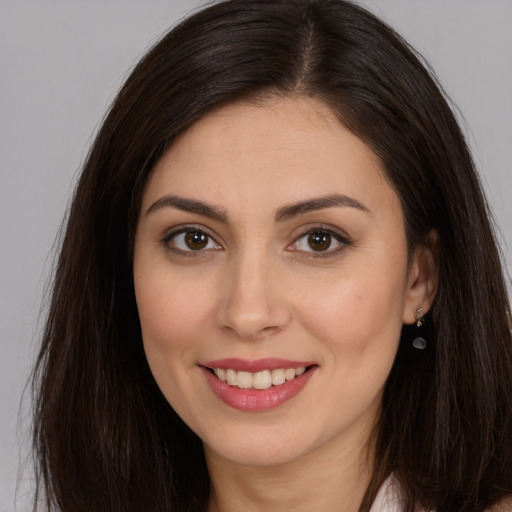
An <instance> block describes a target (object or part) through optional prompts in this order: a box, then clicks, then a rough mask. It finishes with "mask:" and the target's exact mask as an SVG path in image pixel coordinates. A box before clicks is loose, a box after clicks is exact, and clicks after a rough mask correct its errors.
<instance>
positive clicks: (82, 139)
mask: <svg viewBox="0 0 512 512" xmlns="http://www.w3.org/2000/svg"><path fill="white" fill-rule="evenodd" d="M201 3H203V2H201V1H200V0H196V1H191V0H188V1H187V0H167V1H163V0H144V1H143V0H139V1H135V0H124V1H121V0H103V1H99V0H96V1H91V0H89V1H87V2H85V1H82V2H80V1H79V0H67V1H65V0H60V1H58V0H37V1H35V0H34V1H27V0H21V1H20V0H18V1H16V0H7V1H5V0H3V1H2V0H0V66H1V67H0V92H1V94H0V154H1V164H0V165H1V167H0V172H1V184H2V185H1V188H0V233H1V238H0V240H1V244H0V290H1V292H0V301H1V302H0V326H1V327H0V328H1V330H0V332H1V344H0V350H1V351H0V511H2V512H3V511H5V512H7V511H12V510H14V509H15V505H14V491H15V486H16V480H17V477H18V471H19V467H20V460H21V461H23V460H24V459H25V458H26V456H27V453H28V450H27V444H28V435H27V432H28V428H29V427H28V421H27V417H28V415H29V407H28V405H29V403H28V401H26V400H25V405H24V407H23V408H22V412H21V414H19V412H18V411H19V406H20V400H21V395H22V391H23V389H24V386H25V383H26V381H27V378H28V374H29V371H30V368H31V364H32V361H33V358H34V353H35V350H36V349H35V347H36V344H37V337H38V333H39V332H40V329H41V320H40V319H39V308H40V303H41V297H42V292H43V290H44V286H45V283H46V281H47V278H48V275H49V271H50V268H51V254H52V247H53V244H54V240H55V236H56V232H57V230H58V227H59V225H60V222H61V219H62V217H63V215H64V213H65V210H66V205H67V201H68V197H69V194H70V192H71V190H72V188H73V183H74V180H75V177H76V172H77V170H78V169H79V167H80V164H81V162H82V161H83V159H84V156H85V153H86V151H87V148H88V145H89V143H90V141H91V136H92V134H93V133H94V131H95V129H96V128H97V127H98V123H99V121H100V119H101V117H102V115H103V113H104V112H105V109H106V107H107V105H108V104H109V102H110V101H111V100H112V98H113V96H114V94H115V92H116V90H117V89H118V88H119V86H120V84H121V83H122V80H123V77H125V76H126V73H127V70H128V69H129V68H130V67H131V66H132V65H133V64H134V63H135V62H136V60H137V58H138V57H140V56H141V55H142V54H143V52H144V50H145V49H146V48H148V46H149V44H150V43H151V42H154V41H155V39H156V38H157V37H158V35H159V34H161V33H162V32H163V31H164V30H165V29H166V28H167V27H168V26H169V25H171V24H172V23H173V22H174V21H175V20H177V19H179V18H181V17H182V16H183V15H184V14H185V13H186V12H187V11H189V10H190V9H191V8H193V7H195V6H197V5H200V4H201ZM360 3H362V4H363V5H366V6H368V7H370V8H371V9H372V10H374V11H375V12H376V13H377V14H379V15H380V16H381V17H383V18H384V19H386V20H387V21H388V22H389V23H390V24H391V25H393V26H394V27H395V28H397V29H398V31H399V32H401V33H402V35H404V36H405V37H406V38H407V39H408V40H409V41H410V42H411V43H412V44H413V46H415V47H416V48H417V49H418V50H419V51H420V52H421V53H423V54H424V55H425V56H426V57H427V58H428V59H429V61H430V62H431V64H432V65H433V67H434V69H435V70H436V72H437V74H438V76H439V78H440V81H441V83H442V84H443V85H444V87H445V90H446V91H447V93H448V94H449V95H450V96H451V98H452V99H453V100H454V102H455V103H456V104H457V106H458V107H459V109H460V111H461V112H462V113H463V115H464V119H463V120H462V122H463V125H464V128H465V130H466V133H467V136H468V140H469V141H470V143H471V146H472V148H473V151H474V154H475V158H476V161H477V165H478V167H479V169H480V170H481V173H482V179H483V182H484V186H485V188H486V191H487V193H488V197H489V200H490V203H491V205H492V208H493V210H494V212H495V216H496V220H497V224H498V225H499V227H500V232H501V234H500V237H501V242H502V244H503V250H504V255H505V259H506V261H507V263H508V266H509V268H512V253H511V251H512V205H511V201H510V199H509V196H510V193H511V192H512V173H511V170H510V161H511V158H512V153H511V151H510V145H511V135H512V100H511V98H510V96H511V93H512V0H367V1H363V2H360ZM461 119H462V118H461ZM468 229H471V226H468ZM469 321H470V319H469ZM31 485H32V482H31V477H30V471H29V470H27V471H25V473H24V475H23V477H22V478H21V479H20V486H19V491H18V500H17V501H18V509H19V510H26V509H27V507H26V506H25V503H26V500H27V496H28V494H27V493H28V491H29V490H30V488H31Z"/></svg>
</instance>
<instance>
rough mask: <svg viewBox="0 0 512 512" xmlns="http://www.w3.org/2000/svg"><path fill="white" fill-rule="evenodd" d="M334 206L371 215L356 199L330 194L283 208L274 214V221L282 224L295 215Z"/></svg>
mask: <svg viewBox="0 0 512 512" xmlns="http://www.w3.org/2000/svg"><path fill="white" fill-rule="evenodd" d="M335 206H339V207H349V208H356V209H358V210H361V211H363V212H366V213H371V212H370V210H369V209H368V208H367V207H366V206H365V205H364V204H363V203H361V202H359V201H358V200H357V199H354V198H352V197H349V196H345V195H343V194H331V195H328V196H322V197H315V198H313V199H308V200H307V201H302V202H300V203H294V204H290V205H288V206H283V207H282V208H279V210H277V212H276V221H278V222H282V221H285V220H288V219H290V218H292V217H296V216H297V215H302V214H304V213H309V212H314V211H316V210H322V209H324V208H332V207H335Z"/></svg>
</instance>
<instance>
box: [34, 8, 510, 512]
mask: <svg viewBox="0 0 512 512" xmlns="http://www.w3.org/2000/svg"><path fill="white" fill-rule="evenodd" d="M269 95H281V96H293V95H295V96H297V95H298V96H305V97H315V98H318V99H321V100H323V101H324V102H325V103H326V104H328V105H329V106H330V107H331V108H332V110H333V111H334V112H335V113H336V114H337V115H338V116H339V119H340V121H341V122H342V123H344V124H345V125H346V126H347V127H348V128H349V129H350V130H352V131H353V132H354V133H355V134H356V135H358V136H359V137H360V138H361V139H363V140H364V141H365V142H366V143H367V144H368V145H369V146H370V147H371V148H372V149H373V151H374V152H375V153H376V154H377V155H378V156H379V158H380V159H381V162H382V165H383V168H384V171H385V173H386V176H387V179H388V180H389V182H390V183H391V184H392V186H393V187H394V189H395V190H396V192H397V193H398V195H399V197H400V200H401V203H402V207H403V212H404V218H405V224H406V233H407V238H408V243H409V248H410V249H412V248H414V247H416V246H417V245H418V244H421V243H423V240H424V238H425V236H426V235H427V233H428V232H429V231H430V230H432V229H435V230H437V232H438V235H439V248H438V266H439V281H440V284H439V289H438V293H437V297H436V300H435V303H434V306H433V309H432V312H431V314H429V318H428V322H427V332H426V334H425V336H426V337H427V339H428V343H429V344H428V348H427V349H426V350H424V351H416V350H414V349H413V348H412V347H411V345H410V340H409V335H408V330H407V328H404V332H403V334H402V340H401V344H400V347H399V350H398V354H397V357H396V361H395V364H394V366H393V369H392V371H391V374H390V376H389V379H388V382H387V385H386V389H385V394H384V398H383V408H382V416H381V418H380V421H379V424H378V429H377V431H376V434H375V439H376V447H377V450H376V460H375V463H374V466H375V470H374V474H373V477H372V480H371V482H370V485H369V488H368V489H367V492H366V496H365V498H364V501H363V503H362V505H361V507H360V511H367V510H369V508H370V506H371V503H372V501H373V499H374V497H375V495H376V492H377V490H378V488H379V486H380V485H381V484H382V482H383V481H384V479H385V478H386V477H387V476H388V475H389V474H390V473H391V472H393V473H394V475H395V477H396V478H397V480H398V481H399V483H400V484H401V486H402V489H403V498H404V510H405V511H407V512H412V511H414V510H415V507H418V506H424V507H426V508H434V509H437V510H438V511H450V512H455V511H460V512H462V511H471V512H477V511H483V510H484V509H485V508H487V507H489V506H491V505H492V504H494V503H496V502H498V501H499V500H500V499H501V498H503V497H504V496H506V495H508V494H510V493H512V470H511V468H512V391H511V390H512V341H511V332H510V324H509V318H510V317H509V314H510V313H509V303H508V298H507V293H506V286H505V281H504V277H503V271H502V267H501V263H500V256H499V253H498V250H497V247H496V243H495V237H494V235H493V228H492V226H491V223H490V221H489V217H490V215H489V210H488V207H487V205H486V202H485V199H484V197H483V194H482V191H481V187H480V185H479V181H478V178H477V175H476V173H475V170H474V167H473V163H472V160H471V157H470V154H469V152H468V149H467V145H466V143H465V141H464V138H463V135H462V134H461V131H460V129H459V127H458V125H457V123H456V121H455V118H454V116H453V114H452V112H451V109H450V107H449V105H448V103H447V101H446V100H445V98H444V96H443V94H442V91H441V89H440V87H439V86H438V85H437V84H436V81H435V79H434V78H433V76H432V74H431V73H429V72H428V71H427V68H426V66H425V65H424V64H422V61H421V59H420V58H419V57H418V56H417V55H416V54H415V52H414V51H413V50H411V49H410V48H409V47H408V45H407V44H406V43H405V42H404V41H403V40H402V39H401V38H400V37H399V36H398V35H397V34H396V33H395V32H394V31H393V30H392V29H390V28H389V27H388V26H386V25H385V24H383V23H382V22H381V21H379V20H378V19H376V18H375V17H374V16H373V15H371V14H369V13H368V12H366V11H365V10H363V9H361V8H360V7H357V6H356V5H354V4H352V3H350V2H348V1H343V0H228V1H224V2H220V3H217V4H214V5H212V6H210V7H208V8H206V9H204V10H202V11H200V12H198V13H196V14H194V15H193V16H191V17H190V18H188V19H186V20H185V21H183V22H182V23H181V24H179V25H178V26H177V27H176V28H174V29H173V30H172V31H170V32H169V33H168V34H167V35H165V36H164V37H163V38H162V39H161V41H160V42H158V43H157V44H156V45H155V46H154V47H153V48H152V49H151V50H150V51H149V52H148V53H147V55H146V56H145V57H144V58H143V59H142V60H141V62H140V63H139V64H138V65H137V66H136V67H135V69H134V70H133V72H132V73H131V75H130V77H129V78H128V80H127V81H126V83H125V85H124V86H123V88H122V89H121V91H120V92H119V94H118V96H117V98H116V100H115V101H114V103H113V105H112V107H111V108H110V110H109V112H108V114H107V116H106V118H105V120H104V122H103V125H102V127H101V129H100V130H99V133H98V135H97V137H96V140H95V141H94V143H93V145H92V148H91V150H90V153H89V155H88V158H87V160H86V162H85V165H84V167H83V171H82V173H81V176H80V179H79V182H78V185H77V188H76V192H75V195H74V198H73V202H72V204H71V208H70V211H69V217H68V220H67V226H66V229H65V233H64V236H63V241H62V246H61V252H60V257H59V260H58V264H57V267H56V272H55V277H54V281H53V288H52V292H51V293H52V295H51V301H50V303H49V305H48V313H47V323H46V328H45V332H44V337H43V340H42V348H41V352H40V354H39V358H38V362H37V368H36V370H35V373H34V380H33V386H34V387H33V389H34V409H35V411H34V412H35V423H34V425H35V427H34V445H35V454H36V463H37V464H36V466H37V467H36V470H37V477H38V484H39V485H38V488H39V492H38V496H36V501H39V502H40V503H39V504H40V505H41V504H42V506H43V508H45V509H48V510H55V511H57V510H58V511H62V512H72V511H73V512H75V511H76V512H83V511H89V510H90V511H112V512H114V511H115V512H121V511H123V512H124V511H134V512H135V511H137V512H140V511H141V510H144V511H147V512H157V511H162V512H163V511H166V512H170V511H172V512H176V511H180V512H183V511H191V512H192V511H195V512H199V511H203V512H204V511H205V510H206V506H207V502H208V493H209V479H208V474H207V471H206V467H205V462H204V456H203V452H202V445H201V441H200V439H198V438H197V436H196V435H195V434H194V433H192V432H191V431H190V430H189V428H188V427H187V426H186V425H185V424H184V423H183V422H182V421H181V420H180V418H178V417H177V415H176V414H175V413H174V411H173V410H172V408H171V406H170V405H169V404H168V403H167V402H166V400H165V399H164V398H163V396H162V394H161V393H160V391H159V389H158V387H157V386H156V384H155V382H154V380H153V377H152V375H151V372H150V370H149V368H148V365H147V362H146V358H145V355H144V351H143V348H142V342H141V332H140V326H139V321H138V315H137V308H136V304H135V298H134V290H133V282H132V241H133V236H134V229H135V223H136V220H137V217H138V214H139V207H140V201H141V194H142V191H143V189H144V186H145V183H146V182H147V179H148V176H149V175H150V173H151V170H152V169H153V167H154V165H155V163H156V162H157V161H158V159H159V157H160V156H161V155H162V153H163V151H165V149H166V148H168V147H169V146H170V145H171V144H172V143H173V140H174V139H175V138H176V137H177V136H178V135H179V134H180V133H182V132H183V131H184V130H186V129H187V127H189V126H190V125H191V124H192V123H194V121H196V120H198V119H200V118H201V117H202V116H203V115H204V114H205V113H206V112H209V111H211V110H212V109H214V108H217V107H219V106H220V105H223V104H226V103H229V102H233V101H236V100H239V99H254V98H262V97H263V98H264V97H267V96H269ZM312 492H314V491H312ZM36 508H37V505H36Z"/></svg>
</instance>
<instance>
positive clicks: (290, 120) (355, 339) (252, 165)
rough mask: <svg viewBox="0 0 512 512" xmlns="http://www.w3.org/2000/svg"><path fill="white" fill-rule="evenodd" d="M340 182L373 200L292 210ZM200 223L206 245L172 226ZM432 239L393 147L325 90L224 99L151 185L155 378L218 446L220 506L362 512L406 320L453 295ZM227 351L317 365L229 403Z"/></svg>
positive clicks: (143, 263)
mask: <svg viewBox="0 0 512 512" xmlns="http://www.w3.org/2000/svg"><path fill="white" fill-rule="evenodd" d="M334 193H336V194H339V195H343V196H347V197H349V198H351V199H352V200H354V201H357V204H358V205H359V207H355V206H354V204H355V202H354V204H348V205H342V206H330V207H324V208H321V209H316V210H314V211H307V212H304V211H302V212H295V214H294V215H292V216H288V217H286V218H280V219H276V212H278V211H280V209H281V211H282V209H283V207H286V206H288V205H292V204H295V203H298V202H302V201H307V200H310V199H312V198H318V197H325V196H330V195H332V194H334ZM169 195H172V196H179V197H183V198H187V199H192V200H195V201H201V202H204V203H207V204H209V205H213V206H214V207H215V208H216V209H217V211H222V213H223V215H225V216H226V217H227V219H224V220H227V222H224V221H221V220H219V219H212V218H210V217H208V216H206V215H203V214H202V213H200V212H195V213H192V212H188V211H183V210H182V209H181V208H178V207H174V206H169V205H168V206H162V202H161V201H160V203H157V202H158V201H159V200H161V199H162V198H163V197H166V196H169ZM155 203H157V205H156V206H153V207H152V205H155ZM158 204H160V207H158ZM148 210H150V211H148ZM183 225H186V226H187V227H188V229H189V231H194V230H196V231H197V230H201V231H202V232H204V233H206V234H207V235H208V236H209V238H206V240H207V245H206V246H205V248H204V249H201V250H191V249H190V248H189V246H187V245H186V244H185V242H184V236H183V234H178V235H174V236H172V233H173V232H176V231H179V229H182V226H183ZM180 226H181V227H180ZM190 226H192V227H190ZM308 230H309V231H311V230H313V231H315V230H316V232H321V233H322V234H323V235H327V236H329V232H333V234H331V235H330V236H331V240H332V242H331V245H330V246H329V247H328V248H327V249H326V250H314V249H313V248H312V246H311V244H309V243H308V235H304V232H305V231H308ZM336 237H338V238H339V239H340V240H341V241H339V240H337V238H336ZM314 247H316V246H314ZM429 247H430V246H429V245H428V244H426V245H425V246H422V247H420V248H418V249H416V250H415V251H414V254H413V257H412V261H408V258H407V243H406V239H405V232H404V222H403V215H402V210H401V206H400V201H399V198H398V196H397V194H396V193H395V191H394V190H393V188H392V187H391V186H390V185H389V183H388V182H387V181H386V179H385V177H384V174H383V171H382V168H381V165H380V163H379V160H378V158H377V157H376V155H375V154H374V153H373V152H372V151H371V150H370V148H369V147H368V146H366V145H365V144H364V143H363V142H362V141H361V140H360V139H359V138H357V137H356V136H355V135H353V134H352V133H351V132H350V131H348V130H347V128H345V127H344V126H343V125H342V124H340V123H339V121H337V119H336V118H335V116H334V114H333V113H332V112H331V111H330V110H329V108H328V107H326V106H325V105H324V104H323V103H321V102H319V101H316V100H314V99H311V98H269V99H266V100H264V101H261V102H258V103H254V102H253V103H236V104H233V105H229V106H225V107H222V108H220V109H219V110H217V111H214V112H213V113H210V114H208V115H207V116H205V117H204V118H202V119H201V120H199V121H198V122H197V123H196V124H195V125H193V126H192V127H191V128H190V129H189V130H188V131H186V132H185V133H184V134H183V135H182V136H181V137H180V138H179V139H178V140H177V141H176V142H175V144H174V145H173V146H172V147H171V148H170V149H169V150H168V151H167V153H166V154H165V155H164V156H163V157H162V159H161V160H160V161H159V162H158V164H157V165H156V167H155V169H154V171H153V173H152V175H151V177H150V179H149V182H148V184H147V187H146V189H145V191H144V195H143V201H142V209H141V214H140V219H139V222H138V227H137V232H136V239H135V253H134V280H135V291H136V297H137V304H138V308H139V315H140V322H141V327H142V334H143V341H144V347H145V351H146V355H147V358H148V362H149V365H150V367H151V370H152V372H153V374H154V376H155V379H156V381H157V383H158V385H159V387H160V389H161V390H162V392H163V394H164V395H165V397H166V398H167V400H168V401H169V403H170V404H171V405H172V406H173V408H174V409H175V410H176V411H177V412H178V414H180V416H181V417H182V418H183V419H184V421H185V422H186V423H187V424H188V425H189V426H190V428H191V429H192V430H194V431H195V432H196V433H197V434H198V435H199V437H200V438H201V439H202V440H203V443H204V447H205V454H206V459H207V464H208V469H209V472H210V477H211V481H212V500H211V503H210V511H211V512H212V511H219V512H220V511H228V510H246V511H253V510H277V511H281V510H283V511H284V510H295V511H302V510H308V511H310V510H323V511H325V512H329V511H331V510H332V511H337V512H339V511H343V510H347V511H353V510H357V508H358V506H359V504H360V502H361V499H362V497H363V495H364V491H365V489H366V486H367V484H368V482H369V478H370V474H371V470H372V464H371V459H372V444H371V442H370V433H371V430H372V428H373V427H374V425H375V423H376V421H377V419H378V416H379V411H380V403H381V397H382V392H383V387H384V384H385V381H386V379H387V376H388V375H389V372H390V370H391V366H392V364H393V360H394V357H395V354H396V351H397V347H398V342H399V336H400V331H401V327H402V324H403V323H413V322H414V321H415V319H414V313H415V311H416V310H417V308H418V306H421V307H422V309H423V311H424V312H426V311H428V309H429V308H430V305H431V302H432V299H433V297H434V294H435V289H436V273H435V267H434V263H433V261H434V257H433V254H432V251H431V249H430V248H429ZM316 249H318V247H316ZM226 357H236V358H243V359H248V360H253V359H260V358H264V357H278V358H284V359H292V360H295V361H309V362H314V363H315V364H316V365H317V367H316V370H315V372H314V374H313V375H312V377H311V378H310V379H309V381H308V383H307V384H306V386H305V387H304V389H303V390H302V391H301V392H300V393H299V394H298V395H297V396H295V397H294V398H292V399H291V400H289V401H288V402H286V403H284V404H282V405H281V406H279V407H277V408H274V409H270V410H265V411H261V412H246V411H240V410H237V409H234V408H232V407H230V406H228V405H226V404H225V403H224V402H222V401H221V400H220V399H218V398H217V397H216V396H215V395H214V394H213V392H212V390H211V389H210V387H209V386H208V384H207V382H206V379H205V377H204V374H203V371H202V370H201V368H200V364H201V363H204V362H205V361H211V360H215V359H221V358H226ZM312 491H314V492H312ZM271 507H272V508H271Z"/></svg>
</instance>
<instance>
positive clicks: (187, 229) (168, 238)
mask: <svg viewBox="0 0 512 512" xmlns="http://www.w3.org/2000/svg"><path fill="white" fill-rule="evenodd" d="M187 233H196V234H199V235H204V236H205V237H207V240H208V241H207V245H208V244H210V242H213V243H214V244H215V246H216V247H215V248H214V250H219V249H220V248H221V246H220V245H219V244H218V243H217V242H216V241H215V239H214V238H213V237H212V236H211V235H210V234H209V233H208V232H207V231H206V230H204V229H202V228H199V227H197V226H193V225H192V226H180V227H179V228H178V229H174V230H173V231H171V232H170V233H168V234H166V235H165V236H164V238H162V240H161V242H162V244H163V245H164V246H165V248H166V249H167V250H168V251H170V252H172V253H174V254H177V255H178V256H184V257H197V256H200V255H201V253H203V252H205V249H207V250H208V251H210V250H212V248H201V249H196V250H194V249H188V250H185V249H180V248H178V247H176V246H173V245H171V242H172V241H173V239H176V238H177V237H178V236H179V235H186V234H187Z"/></svg>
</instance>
